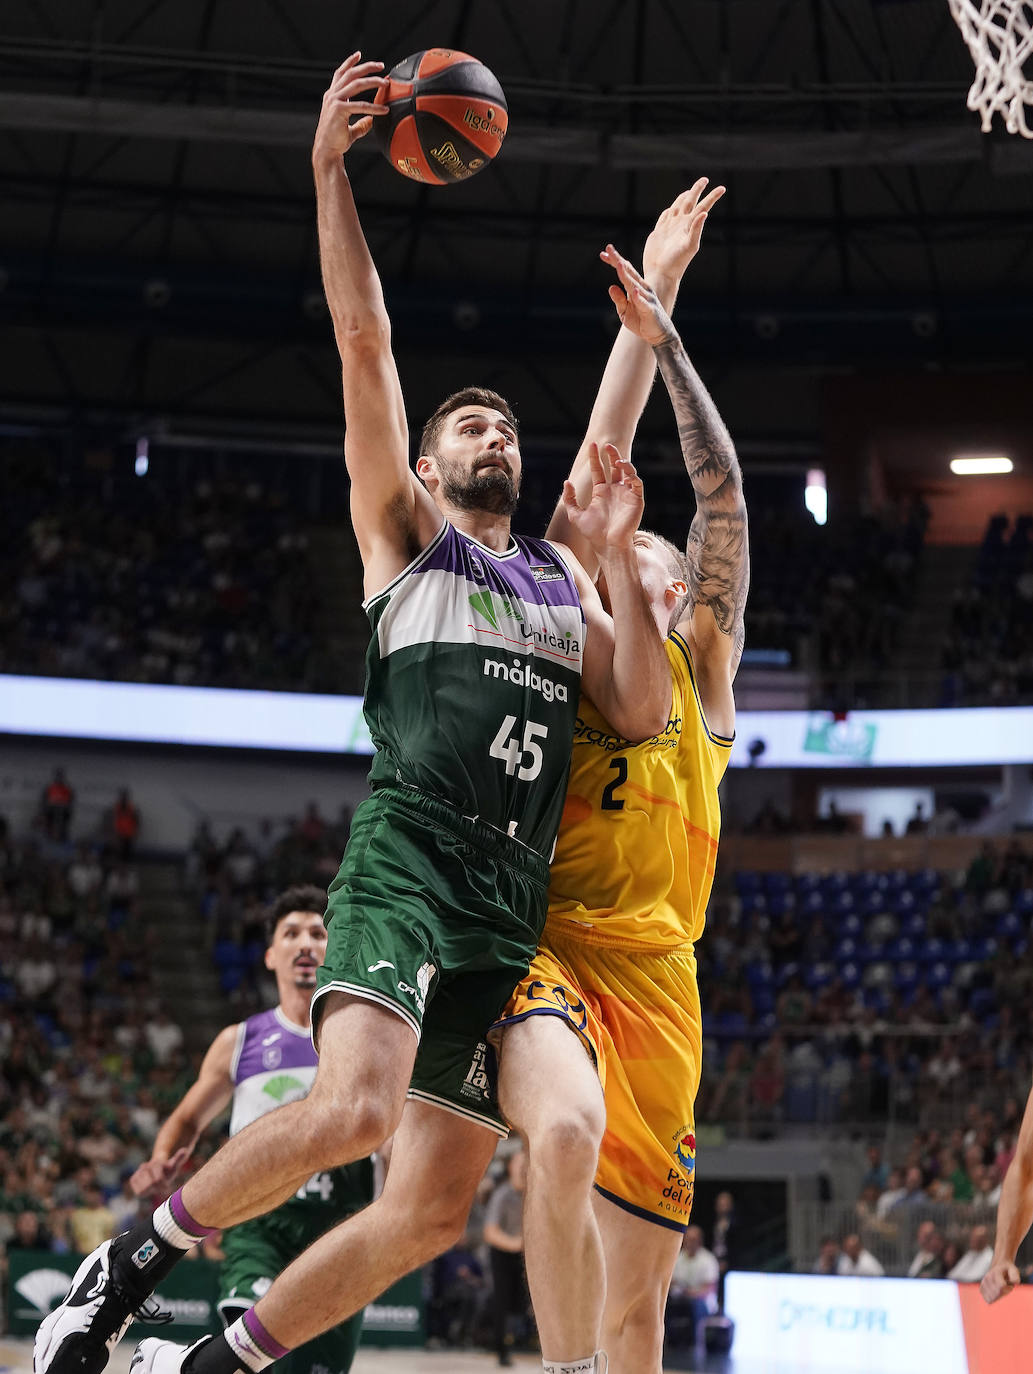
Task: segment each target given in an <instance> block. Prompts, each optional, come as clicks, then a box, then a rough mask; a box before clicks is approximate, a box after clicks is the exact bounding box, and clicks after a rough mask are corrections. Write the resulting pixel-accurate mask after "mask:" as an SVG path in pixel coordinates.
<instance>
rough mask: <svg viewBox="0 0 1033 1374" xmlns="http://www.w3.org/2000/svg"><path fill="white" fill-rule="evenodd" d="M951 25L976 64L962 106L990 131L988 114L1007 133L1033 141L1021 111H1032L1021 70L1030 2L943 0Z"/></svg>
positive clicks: (1028, 48) (1031, 42)
mask: <svg viewBox="0 0 1033 1374" xmlns="http://www.w3.org/2000/svg"><path fill="white" fill-rule="evenodd" d="M948 3H949V4H950V8H951V14H952V15H953V16H954V21H955V23H956V24H957V26H958V28H959V29H960V30H961V36H962V38H964V40H965V42H966V43H967V44H968V50H969V52H970V53H971V54H972V61H973V62H974V63H975V64H976V79H975V81H973V83H972V86H971V88H970V90H969V93H968V108H969V109H970V110H975V111H977V112H978V113H979V114H980V115H981V116H982V124H983V133H984V134H988V133H989V132H990V124H991V120H992V119H993V116H994V113H995V112H996V113H998V114H1000V115H1001V116H1002V117H1003V118H1004V123H1005V127H1006V128H1007V130H1008V132H1009V133H1010V134H1021V135H1022V137H1023V138H1033V129H1031V128H1030V127H1029V125H1028V124H1027V123H1026V114H1027V110H1026V107H1027V106H1029V107H1030V111H1031V112H1033V80H1029V81H1027V80H1026V78H1025V77H1024V76H1023V74H1022V69H1023V67H1024V66H1025V64H1026V62H1027V61H1029V59H1030V57H1031V56H1033V0H948Z"/></svg>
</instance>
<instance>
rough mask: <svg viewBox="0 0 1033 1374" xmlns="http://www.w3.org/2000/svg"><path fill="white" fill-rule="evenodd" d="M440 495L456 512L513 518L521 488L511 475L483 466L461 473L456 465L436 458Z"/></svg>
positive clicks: (499, 469)
mask: <svg viewBox="0 0 1033 1374" xmlns="http://www.w3.org/2000/svg"><path fill="white" fill-rule="evenodd" d="M438 471H439V473H440V474H441V495H442V496H443V497H444V498H445V500H446V501H447V502H448V503H449V505H451V506H454V507H455V508H456V510H476V511H483V512H484V513H485V514H487V515H512V514H513V512H514V511H515V510H516V508H517V497H518V496H519V495H520V488H519V487H518V486H517V484H516V483H515V482H514V481H513V475H512V473H511V472H508V471H504V470H503V469H502V468H497V467H486V468H480V469H475V470H474V471H473V472H469V473H468V472H464V471H463V469H462V468H461V467H460V466H459V464H458V463H455V464H453V463H449V462H443V461H442V460H441V459H440V458H439V459H438Z"/></svg>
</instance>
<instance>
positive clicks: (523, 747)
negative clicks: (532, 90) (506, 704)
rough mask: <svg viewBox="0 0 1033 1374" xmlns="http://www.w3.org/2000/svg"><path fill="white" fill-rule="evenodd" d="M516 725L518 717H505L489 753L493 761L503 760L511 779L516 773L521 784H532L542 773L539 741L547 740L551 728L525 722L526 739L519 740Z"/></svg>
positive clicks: (532, 722) (533, 722) (531, 721)
mask: <svg viewBox="0 0 1033 1374" xmlns="http://www.w3.org/2000/svg"><path fill="white" fill-rule="evenodd" d="M516 723H517V719H516V716H506V717H505V719H504V720H503V722H502V724H501V725H500V726H499V732H498V734H497V735H496V736H495V738H494V739H493V740H492V742H491V748H490V749H489V750H488V752H489V753H490V754H491V757H492V758H493V759H501V760H502V762H503V763H504V764H505V765H506V773H507V774H508V775H509V776H510V777H512V776H513V774H514V773H515V774H516V775H517V777H518V778H519V779H520V781H521V782H531V781H533V779H535V778H536V777H537V776H538V774H539V773H540V772H541V771H542V758H543V755H542V746H541V745H540V744H539V743H538V741H539V740H544V739H545V737H546V736H547V735H548V733H549V727H548V726H547V725H539V724H538V723H537V721H533V720H525V721H524V737H523V739H522V740H518V739H517V736H516V734H515V733H514V731H515V728H516Z"/></svg>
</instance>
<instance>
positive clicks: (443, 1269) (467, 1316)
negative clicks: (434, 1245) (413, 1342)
mask: <svg viewBox="0 0 1033 1374" xmlns="http://www.w3.org/2000/svg"><path fill="white" fill-rule="evenodd" d="M430 1289H431V1296H430V1302H429V1304H428V1308H427V1336H428V1339H430V1340H431V1341H432V1342H434V1341H437V1342H440V1343H441V1344H443V1345H447V1346H452V1347H459V1348H464V1347H467V1346H470V1345H471V1344H472V1343H473V1336H474V1330H475V1326H476V1321H477V1313H478V1310H479V1308H480V1306H481V1303H482V1302H483V1300H484V1297H485V1293H486V1290H487V1282H486V1280H485V1277H484V1270H483V1269H482V1267H481V1263H480V1261H479V1260H478V1258H477V1256H476V1255H475V1254H474V1252H473V1248H472V1246H471V1244H470V1237H469V1236H468V1235H467V1236H464V1237H463V1240H462V1242H461V1243H460V1244H459V1245H457V1246H454V1247H453V1248H452V1249H451V1250H449V1251H447V1252H446V1253H445V1254H444V1255H439V1256H438V1258H437V1259H436V1260H435V1261H434V1264H433V1268H432V1270H431V1281H430Z"/></svg>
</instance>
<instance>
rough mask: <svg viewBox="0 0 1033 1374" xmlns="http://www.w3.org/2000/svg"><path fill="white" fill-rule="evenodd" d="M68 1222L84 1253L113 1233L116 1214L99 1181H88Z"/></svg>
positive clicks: (75, 1240) (74, 1238)
mask: <svg viewBox="0 0 1033 1374" xmlns="http://www.w3.org/2000/svg"><path fill="white" fill-rule="evenodd" d="M68 1224H69V1227H70V1229H71V1233H72V1239H73V1241H74V1242H75V1248H76V1249H77V1250H78V1251H79V1253H80V1254H83V1255H88V1254H89V1253H90V1251H91V1250H96V1248H97V1246H98V1245H100V1244H101V1242H102V1241H105V1240H107V1238H108V1237H109V1236H110V1235H111V1234H112V1232H113V1230H114V1228H115V1214H114V1213H113V1212H112V1210H111V1208H110V1207H108V1206H107V1204H106V1203H105V1201H104V1191H103V1189H102V1188H101V1186H100V1184H99V1183H87V1185H86V1187H85V1188H84V1189H83V1198H82V1201H81V1202H80V1203H79V1205H78V1206H77V1207H73V1208H72V1211H71V1214H70V1215H69V1218H68Z"/></svg>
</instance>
